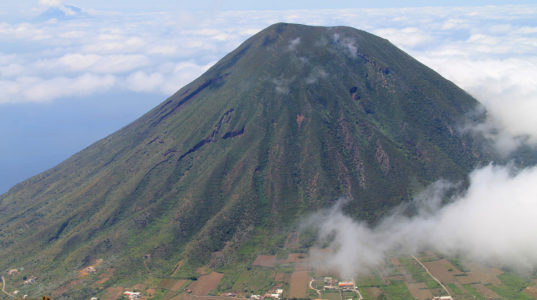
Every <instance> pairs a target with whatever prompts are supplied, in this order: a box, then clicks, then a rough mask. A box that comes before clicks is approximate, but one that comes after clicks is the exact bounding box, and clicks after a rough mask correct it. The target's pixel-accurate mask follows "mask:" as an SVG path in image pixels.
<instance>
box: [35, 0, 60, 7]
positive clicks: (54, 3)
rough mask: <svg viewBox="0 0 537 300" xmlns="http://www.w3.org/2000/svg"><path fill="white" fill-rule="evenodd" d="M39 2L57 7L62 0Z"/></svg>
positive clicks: (41, 0) (40, 0)
mask: <svg viewBox="0 0 537 300" xmlns="http://www.w3.org/2000/svg"><path fill="white" fill-rule="evenodd" d="M38 2H39V4H41V5H44V6H52V7H57V6H60V5H61V4H62V0H38Z"/></svg>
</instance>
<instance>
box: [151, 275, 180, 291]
mask: <svg viewBox="0 0 537 300" xmlns="http://www.w3.org/2000/svg"><path fill="white" fill-rule="evenodd" d="M185 282H186V280H185V279H171V278H169V279H162V280H161V281H160V283H159V285H158V287H159V288H161V289H166V290H170V291H174V292H176V291H178V290H179V289H180V288H181V286H182V285H183V284H185Z"/></svg>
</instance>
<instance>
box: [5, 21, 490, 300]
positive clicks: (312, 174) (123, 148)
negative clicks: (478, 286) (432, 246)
mask: <svg viewBox="0 0 537 300" xmlns="http://www.w3.org/2000/svg"><path fill="white" fill-rule="evenodd" d="M477 105H478V103H477V101H476V100H475V99H474V98H472V97H471V96H470V95H468V94H467V93H466V92H464V91H463V90H461V89H460V88H458V87H457V86H455V85H454V84H453V83H451V82H450V81H448V80H446V79H444V78H442V77H441V76H440V75H438V74H437V73H435V72H434V71H432V70H431V69H429V68H428V67H426V66H424V65H423V64H421V63H419V62H418V61H416V60H415V59H413V58H412V57H410V56H409V55H407V54H406V53H404V52H403V51H401V50H399V49H398V48H396V47H395V46H393V45H392V44H391V43H390V42H389V41H388V40H385V39H382V38H380V37H377V36H374V35H372V34H369V33H367V32H364V31H360V30H357V29H353V28H349V27H313V26H305V25H296V24H284V23H278V24H275V25H272V26H270V27H268V28H266V29H264V30H263V31H261V32H259V33H258V34H256V35H254V36H253V37H251V38H249V39H248V40H246V41H245V42H244V43H243V44H242V45H240V46H239V47H238V48H237V49H236V50H234V51H233V52H231V53H230V54H228V55H227V56H225V57H224V58H222V59H221V60H220V61H219V62H218V63H216V64H215V65H214V66H213V67H212V68H210V69H209V70H208V71H207V72H205V73H204V74H203V75H202V76H200V77H199V78H198V79H196V80H194V81H193V82H191V83H190V84H188V85H186V86H185V87H183V88H181V89H180V90H179V91H178V92H176V93H175V94H174V95H172V96H171V97H169V98H168V99H167V100H165V101H164V102H163V103H161V104H160V105H159V106H157V107H156V108H154V109H153V110H151V111H149V112H148V113H146V114H145V115H144V116H142V117H141V118H139V119H138V120H136V121H135V122H133V123H132V124H129V125H128V126H126V127H124V128H122V129H121V130H119V131H117V132H116V133H114V134H112V135H110V136H108V137H106V138H104V139H102V140H100V141H98V142H96V143H95V144H93V145H91V146H89V147H88V148H86V149H84V150H82V151H81V152H79V153H77V154H75V155H73V156H72V157H71V158H69V159H67V160H66V161H64V162H63V163H61V164H59V165H58V166H56V167H54V168H52V169H50V170H48V171H46V172H44V173H42V174H39V175H37V176H35V177H33V178H30V179H28V180H26V181H24V182H22V183H20V184H18V185H16V186H15V187H13V188H12V189H11V190H10V191H9V192H7V193H6V194H4V195H2V196H0V244H1V247H0V257H1V258H2V259H1V260H0V268H1V269H9V268H14V267H19V268H20V267H24V270H25V272H26V273H27V274H30V273H32V272H33V273H32V274H34V273H35V274H39V275H35V276H38V277H39V278H40V279H39V280H40V281H41V282H46V283H50V284H48V285H43V287H42V291H50V290H52V289H55V288H57V287H58V286H60V285H62V284H65V283H66V282H69V280H70V278H71V279H72V278H73V277H76V272H77V271H76V270H80V269H81V268H84V267H87V266H88V265H90V264H92V263H93V262H94V261H95V260H97V259H104V261H105V262H106V263H108V264H109V266H110V268H113V269H114V271H113V275H111V279H110V280H109V283H112V282H114V281H118V280H136V279H140V278H144V276H147V274H152V276H169V275H170V274H174V275H173V276H194V275H195V272H196V271H195V270H196V268H197V267H198V266H202V265H206V264H210V265H211V266H215V267H218V266H225V265H227V264H233V263H239V262H240V261H241V260H242V259H251V257H252V256H251V254H252V253H261V252H264V251H269V252H270V251H272V250H271V249H274V248H275V247H278V246H279V245H281V244H282V243H283V242H284V241H285V237H286V236H287V234H288V232H290V231H293V230H294V226H296V224H297V222H298V220H299V219H300V217H301V216H302V215H304V214H307V213H310V212H313V211H315V210H317V209H320V208H324V207H327V206H330V205H332V204H333V203H334V202H336V201H337V200H338V199H339V198H346V199H347V202H346V205H345V212H346V213H348V214H349V215H351V216H353V217H354V218H355V219H359V220H363V221H366V222H369V223H374V222H375V221H377V220H379V218H380V217H382V216H383V214H385V213H386V212H387V211H388V210H389V209H390V208H393V207H394V206H396V205H398V204H400V203H402V202H405V201H408V200H410V199H411V198H412V195H413V194H415V193H416V192H417V191H420V190H421V189H423V188H424V187H425V186H427V185H428V184H430V183H431V182H434V181H436V180H438V179H440V178H445V179H449V180H453V181H461V180H464V179H465V178H466V176H467V174H468V173H469V172H470V171H471V170H472V169H474V167H475V166H476V165H478V164H480V163H483V162H487V161H488V160H489V158H488V155H487V154H486V153H484V152H483V151H482V150H480V149H481V148H480V146H479V142H478V141H476V140H475V139H474V138H473V137H471V136H467V135H464V134H463V133H462V132H461V130H460V129H459V128H460V124H461V122H464V120H465V118H466V117H467V115H468V113H469V112H471V111H473V110H474V109H475V107H476V106H477ZM178 262H181V263H180V264H181V265H182V268H181V272H180V273H179V275H176V274H175V273H174V272H176V271H177V270H176V268H177V266H178V265H177V263H178ZM181 274H182V275H181ZM192 274H194V275H192Z"/></svg>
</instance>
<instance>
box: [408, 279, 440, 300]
mask: <svg viewBox="0 0 537 300" xmlns="http://www.w3.org/2000/svg"><path fill="white" fill-rule="evenodd" d="M405 284H406V286H407V287H408V290H409V291H410V293H411V294H412V296H413V297H414V298H416V299H418V300H430V299H432V298H433V294H432V293H431V291H430V290H428V289H427V286H426V285H425V283H424V282H415V283H408V282H405Z"/></svg>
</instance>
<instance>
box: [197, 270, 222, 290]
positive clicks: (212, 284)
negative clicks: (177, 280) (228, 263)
mask: <svg viewBox="0 0 537 300" xmlns="http://www.w3.org/2000/svg"><path fill="white" fill-rule="evenodd" d="M222 277H224V274H221V273H216V272H212V273H211V274H209V275H203V276H200V277H199V278H198V280H196V281H195V282H194V283H192V284H191V285H190V286H189V288H190V289H191V290H192V295H196V296H207V295H209V292H210V291H212V290H214V289H216V287H218V283H220V280H222Z"/></svg>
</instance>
